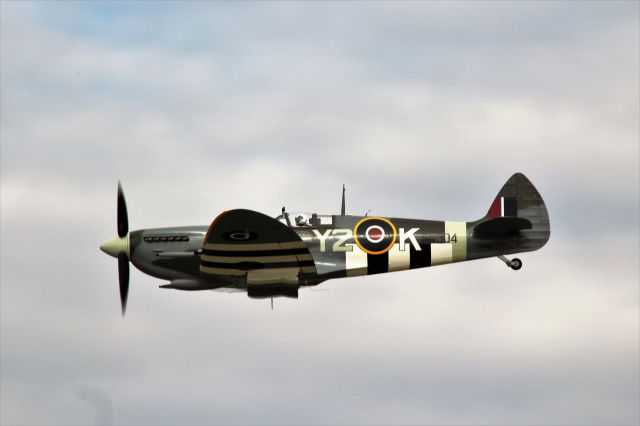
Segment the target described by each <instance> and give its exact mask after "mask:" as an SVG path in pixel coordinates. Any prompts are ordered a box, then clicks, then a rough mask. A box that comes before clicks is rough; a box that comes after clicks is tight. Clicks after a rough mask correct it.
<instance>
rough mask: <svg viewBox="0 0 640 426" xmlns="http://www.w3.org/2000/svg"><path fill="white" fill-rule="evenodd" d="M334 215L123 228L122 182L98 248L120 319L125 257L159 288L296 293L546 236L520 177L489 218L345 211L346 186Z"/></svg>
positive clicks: (503, 251)
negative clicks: (109, 262)
mask: <svg viewBox="0 0 640 426" xmlns="http://www.w3.org/2000/svg"><path fill="white" fill-rule="evenodd" d="M341 210H342V211H341V213H340V214H339V215H323V214H316V213H292V212H291V213H290V212H287V211H286V210H285V208H284V207H283V208H282V214H281V215H279V216H278V217H276V218H272V217H270V216H266V215H264V214H262V213H258V212H255V211H251V210H244V209H236V210H228V211H225V212H223V213H221V214H220V215H219V216H218V217H216V218H215V219H214V220H213V222H212V223H211V225H209V226H207V225H203V226H186V227H171V228H154V229H141V230H138V231H132V232H129V224H128V217H127V207H126V203H125V199H124V193H123V191H122V187H121V185H120V183H118V198H117V212H118V213H117V215H118V236H116V237H114V238H112V239H110V240H109V241H107V242H105V243H104V244H102V245H101V246H100V249H101V250H102V251H104V252H105V253H107V254H109V255H111V256H113V257H116V258H117V259H118V271H119V274H118V275H119V280H120V300H121V305H122V314H123V315H124V313H125V310H126V305H127V294H128V291H129V261H131V263H133V264H134V266H136V267H137V268H138V269H139V270H141V271H142V272H144V273H146V274H149V275H151V276H154V277H157V278H160V279H162V280H167V281H169V283H168V284H165V285H161V286H160V287H161V288H170V289H176V290H214V289H221V288H230V289H235V290H239V291H246V292H247V295H248V296H249V297H252V298H273V297H279V296H284V297H293V298H297V297H298V289H299V288H300V287H302V286H314V285H317V284H320V283H321V282H323V281H326V280H329V279H333V278H344V277H353V276H359V275H371V274H380V273H384V272H393V271H403V270H408V269H415V268H423V267H427V266H436V265H443V264H447V263H452V262H463V261H466V260H474V259H482V258H488V257H498V258H500V259H501V260H502V261H503V262H504V263H505V264H506V265H507V266H509V267H510V268H511V269H513V270H518V269H520V268H521V267H522V262H521V261H520V260H519V259H515V258H514V259H511V260H509V259H508V258H506V257H505V256H506V255H511V254H514V253H521V252H528V251H533V250H537V249H539V248H540V247H542V246H544V245H545V244H546V242H547V241H548V240H549V235H550V226H549V215H548V213H547V208H546V206H545V204H544V201H543V200H542V197H541V196H540V194H539V193H538V191H537V190H536V188H535V187H534V186H533V184H531V182H530V181H529V180H528V179H527V178H526V177H525V176H524V175H523V174H522V173H516V174H514V175H513V176H511V178H510V179H509V180H508V181H507V183H505V185H504V186H503V187H502V189H501V190H500V192H499V193H498V195H497V196H496V198H495V199H494V200H493V202H492V203H491V205H490V207H489V210H488V212H487V214H486V215H485V216H484V217H482V218H481V219H478V220H475V221H472V222H449V221H436V220H418V219H401V218H392V217H369V216H351V215H347V214H345V199H344V187H343V192H342V209H341Z"/></svg>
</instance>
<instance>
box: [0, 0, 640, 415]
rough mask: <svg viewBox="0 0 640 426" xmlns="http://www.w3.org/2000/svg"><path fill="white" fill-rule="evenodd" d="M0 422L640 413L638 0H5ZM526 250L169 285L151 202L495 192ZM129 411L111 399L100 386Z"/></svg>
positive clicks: (381, 205)
mask: <svg viewBox="0 0 640 426" xmlns="http://www.w3.org/2000/svg"><path fill="white" fill-rule="evenodd" d="M0 8H1V9H0V12H1V14H0V17H1V22H0V23H1V26H0V31H1V32H0V36H1V37H0V47H1V50H0V60H1V63H0V65H1V87H0V89H1V96H0V102H1V108H2V109H1V113H2V116H1V135H0V136H1V140H0V143H1V145H0V147H1V158H0V164H1V168H2V170H1V179H2V180H1V211H0V213H1V225H2V233H1V240H0V243H1V255H2V257H1V268H0V277H1V301H0V307H1V312H0V319H1V324H0V331H1V334H0V338H1V340H0V343H1V345H0V372H1V380H0V385H1V388H0V423H2V424H87V423H91V422H93V421H97V422H109V421H110V420H113V421H114V422H115V423H116V424H263V423H270V424H274V423H275V424H299V423H302V424H352V423H355V424H398V423H404V424H487V423H490V424H637V423H638V422H640V408H639V404H638V400H639V397H640V395H639V393H640V391H639V386H640V378H639V374H640V373H639V367H638V357H639V356H640V350H639V337H638V334H639V332H640V324H639V322H640V318H639V305H640V302H639V289H638V285H639V284H638V281H639V278H640V273H639V265H638V257H639V255H640V249H639V239H640V235H639V229H640V227H639V219H638V217H639V214H640V208H639V197H640V195H639V179H640V176H639V162H640V158H639V155H640V154H639V146H640V130H639V129H640V124H639V116H640V107H639V98H640V95H639V93H640V87H639V77H638V75H639V74H640V67H639V49H640V47H639V41H638V40H639V37H640V35H639V19H640V13H639V4H638V3H637V2H514V3H506V2H497V3H493V2H459V3H457V2H425V3H420V2H406V3H391V2H376V3H360V2H353V3H316V2H305V3H289V2H278V3H250V2H247V3H240V4H235V3H200V2H197V3H150V2H140V3H125V4H121V3H101V2H91V3H78V2H69V3H26V2H20V3H18V2H2V3H0ZM515 171H522V172H524V173H525V174H527V176H528V177H529V178H531V180H532V181H533V183H534V184H535V185H536V187H537V188H538V189H539V191H540V192H541V194H542V196H543V197H544V199H545V201H546V203H547V205H548V208H549V212H550V217H551V225H552V237H551V240H550V242H549V244H548V245H547V246H545V247H544V248H543V249H542V250H540V251H538V252H535V253H530V254H525V255H523V256H521V258H522V259H523V261H524V267H523V269H522V270H521V271H519V272H518V273H515V272H513V271H510V270H507V269H506V268H505V267H504V265H503V264H502V263H500V262H499V261H497V260H495V261H492V260H483V261H477V262H469V263H465V264H459V265H451V266H442V267H438V268H430V269H426V270H418V271H411V272H404V273H397V274H396V273H394V274H387V275H384V276H375V277H368V278H364V279H363V278H354V279H346V280H340V281H329V282H327V283H324V284H322V285H320V286H319V287H318V288H317V289H315V290H326V291H315V290H307V291H302V292H301V294H300V299H298V300H281V299H277V300H276V301H275V308H276V309H275V310H274V311H273V312H272V311H271V310H270V308H269V303H268V301H266V302H265V301H255V300H250V299H248V298H246V296H244V295H242V294H224V293H217V292H201V293H180V292H176V291H165V290H160V289H158V288H157V285H158V284H160V282H158V281H157V280H154V279H152V278H150V277H147V276H145V275H143V274H141V273H139V272H138V271H133V272H132V279H131V281H132V283H131V291H130V298H129V309H128V315H127V318H126V319H125V320H124V321H123V320H121V318H120V314H119V307H118V294H117V292H118V290H117V270H116V269H117V268H116V263H115V262H113V259H110V258H108V257H107V256H105V255H103V254H102V253H100V252H99V250H98V245H99V244H100V243H101V242H102V241H104V240H105V239H107V238H109V237H110V236H111V235H113V234H115V188H116V181H117V179H122V181H123V183H124V189H125V192H126V195H127V201H128V205H129V216H130V224H131V227H132V228H133V229H137V228H145V227H154V226H168V225H188V224H207V223H209V222H210V221H211V220H212V219H213V218H214V217H215V216H216V215H217V214H218V213H219V212H220V211H222V210H223V209H225V208H233V207H244V208H250V209H254V210H258V211H262V212H265V213H267V214H273V215H275V214H277V213H278V211H279V209H280V207H281V206H282V205H283V204H285V205H286V206H287V207H288V208H289V209H290V210H296V209H304V210H316V211H318V212H327V213H331V212H336V211H338V209H339V203H340V185H341V184H342V183H346V184H347V210H348V211H349V212H350V213H354V214H362V213H364V212H366V211H367V210H368V209H372V211H373V213H374V214H380V215H393V216H405V217H417V218H432V219H445V218H447V219H458V220H472V219H476V218H478V217H480V216H482V215H483V214H484V213H485V212H486V210H487V208H488V206H489V204H490V202H491V200H492V199H493V197H494V196H495V194H496V193H497V191H498V190H499V189H500V187H501V185H502V184H503V183H504V181H506V179H507V178H508V177H509V176H510V175H511V174H512V173H513V172H515ZM110 410H111V411H110Z"/></svg>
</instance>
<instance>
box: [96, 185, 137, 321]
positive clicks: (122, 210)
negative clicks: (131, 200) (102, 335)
mask: <svg viewBox="0 0 640 426" xmlns="http://www.w3.org/2000/svg"><path fill="white" fill-rule="evenodd" d="M100 250H102V251H103V252H105V253H107V254H108V255H110V256H113V257H117V258H118V279H119V281H120V304H121V306H122V316H124V314H125V312H126V310H127V295H128V294H129V256H130V244H129V218H128V216H127V203H126V202H125V200H124V192H123V191H122V185H121V184H120V181H118V236H116V237H113V238H111V239H110V240H108V241H106V242H105V243H104V244H102V245H101V246H100Z"/></svg>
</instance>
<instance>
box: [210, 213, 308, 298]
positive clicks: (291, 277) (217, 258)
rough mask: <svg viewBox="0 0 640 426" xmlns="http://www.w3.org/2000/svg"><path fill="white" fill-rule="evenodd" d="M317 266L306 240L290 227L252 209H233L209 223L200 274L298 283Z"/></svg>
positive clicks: (251, 281)
mask: <svg viewBox="0 0 640 426" xmlns="http://www.w3.org/2000/svg"><path fill="white" fill-rule="evenodd" d="M315 273H316V268H315V264H314V262H313V258H312V257H311V253H309V250H308V249H307V246H306V245H305V244H304V242H303V241H302V240H301V239H300V237H298V235H297V234H296V233H295V232H293V231H292V230H291V229H290V228H289V227H287V226H286V225H284V224H283V223H280V222H279V221H277V220H275V219H273V218H271V217H269V216H266V215H264V214H262V213H258V212H255V211H252V210H244V209H237V210H229V211H226V212H224V213H222V214H220V215H219V216H218V217H216V218H215V220H214V221H213V223H212V224H211V225H210V226H209V230H208V231H207V235H206V237H205V239H204V244H203V247H202V255H201V257H200V274H201V275H203V276H209V277H220V276H224V277H234V278H238V279H243V280H245V279H246V283H247V285H254V286H258V285H296V286H297V285H298V284H299V280H300V277H301V276H303V275H305V274H315Z"/></svg>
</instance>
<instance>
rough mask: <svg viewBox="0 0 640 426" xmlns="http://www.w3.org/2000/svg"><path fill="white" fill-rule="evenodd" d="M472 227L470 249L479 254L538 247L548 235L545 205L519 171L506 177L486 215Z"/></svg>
mask: <svg viewBox="0 0 640 426" xmlns="http://www.w3.org/2000/svg"><path fill="white" fill-rule="evenodd" d="M472 230H473V231H472V238H473V239H474V240H475V244H472V246H474V247H473V248H471V247H470V249H471V250H472V251H475V252H476V253H474V254H475V255H476V256H478V257H485V256H487V255H492V254H494V253H498V254H510V253H518V252H523V251H533V250H537V249H539V248H540V247H542V246H544V245H545V244H546V243H547V241H549V236H550V234H551V228H550V226H549V214H548V212H547V207H546V206H545V204H544V201H543V200H542V197H541V196H540V193H538V190H537V189H536V188H535V187H534V186H533V184H532V183H531V182H530V181H529V179H527V177H526V176H525V175H523V174H522V173H516V174H514V175H513V176H511V177H510V178H509V180H508V181H507V183H505V184H504V186H503V187H502V189H501V190H500V192H498V195H497V196H496V198H495V199H494V201H493V203H492V204H491V206H490V207H489V211H488V212H487V214H486V216H485V217H484V218H482V219H480V220H479V221H476V222H474V223H473V224H472ZM476 256H474V255H472V256H471V257H476Z"/></svg>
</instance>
